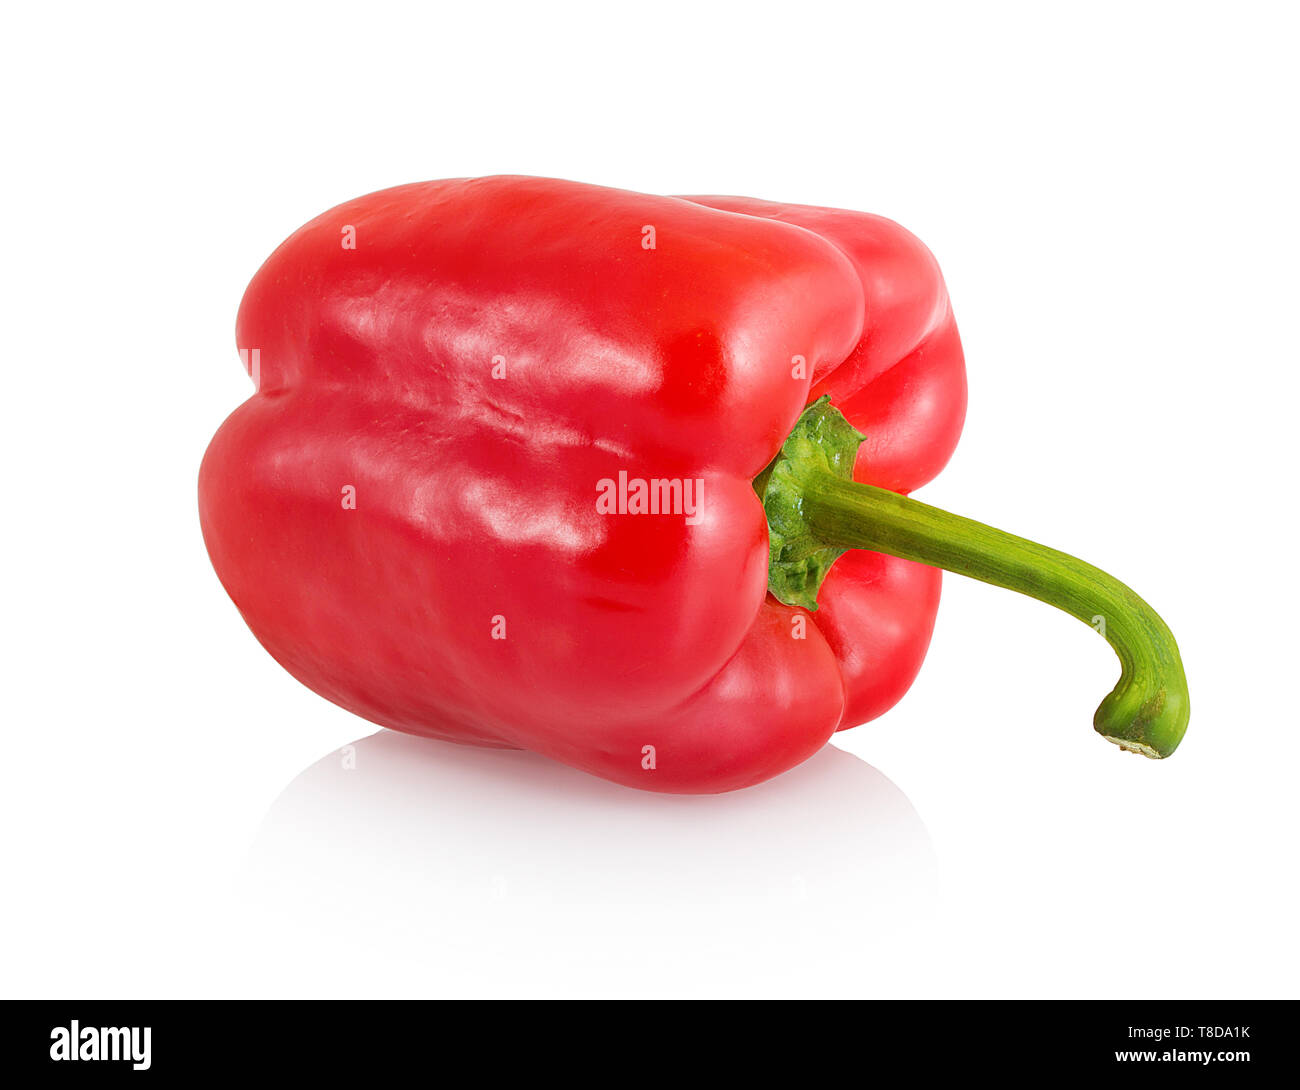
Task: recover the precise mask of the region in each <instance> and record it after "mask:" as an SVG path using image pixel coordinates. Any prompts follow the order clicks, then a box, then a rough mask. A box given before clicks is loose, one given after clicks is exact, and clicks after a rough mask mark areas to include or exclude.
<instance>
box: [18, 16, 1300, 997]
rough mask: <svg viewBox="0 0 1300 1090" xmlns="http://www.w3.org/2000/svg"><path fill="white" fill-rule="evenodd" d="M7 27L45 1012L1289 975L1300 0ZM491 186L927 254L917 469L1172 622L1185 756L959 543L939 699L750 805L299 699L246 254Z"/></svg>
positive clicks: (1219, 989) (32, 929) (27, 946)
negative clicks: (255, 554) (965, 401)
mask: <svg viewBox="0 0 1300 1090" xmlns="http://www.w3.org/2000/svg"><path fill="white" fill-rule="evenodd" d="M7 20H8V22H9V26H8V28H7V30H6V35H5V36H6V39H7V40H6V46H7V49H6V54H7V56H6V62H5V65H4V67H3V70H2V71H0V80H2V81H3V88H2V90H3V95H4V100H5V102H6V108H5V120H4V129H5V136H4V146H5V152H6V159H7V165H6V167H5V171H4V174H3V180H2V181H0V185H2V186H3V188H4V198H5V199H4V230H3V233H2V235H0V237H2V238H3V253H2V258H3V260H2V261H0V276H3V279H4V285H3V299H4V306H5V312H6V313H5V349H6V355H7V361H6V368H5V374H6V379H7V381H6V385H5V390H4V396H3V398H2V399H0V404H2V405H3V413H4V420H3V432H2V433H0V442H2V443H3V463H2V464H3V476H4V494H5V501H6V502H5V503H4V505H3V511H4V519H5V530H4V534H3V539H2V544H0V548H3V550H4V572H5V603H4V619H5V624H4V630H3V631H4V641H5V651H4V666H5V674H6V678H5V682H4V690H3V696H4V705H3V706H4V716H3V718H4V731H5V741H4V750H3V754H4V757H3V771H4V790H3V793H2V794H0V819H2V820H3V829H4V833H3V848H2V849H0V851H2V857H0V865H2V870H0V883H3V890H4V894H3V901H2V903H0V923H2V924H3V930H4V936H5V941H4V943H3V953H0V959H2V960H0V988H3V991H4V993H6V994H10V995H15V996H29V997H36V996H99V997H135V996H165V995H178V996H205V995H219V996H226V995H240V996H242V995H275V996H335V995H337V996H347V995H367V996H369V995H538V996H544V995H557V996H558V995H708V996H727V995H744V996H755V995H800V996H803V995H809V996H812V995H819V996H820V995H834V996H857V995H861V996H1060V997H1067V996H1080V997H1111V998H1126V997H1174V996H1198V997H1209V996H1213V997H1248V996H1285V995H1292V996H1293V995H1295V994H1296V991H1297V988H1296V970H1297V968H1300V964H1298V960H1300V959H1298V957H1297V953H1298V952H1297V940H1296V936H1295V920H1296V918H1297V907H1298V906H1297V886H1298V880H1297V875H1296V848H1295V844H1296V836H1297V833H1298V832H1300V829H1298V828H1297V825H1298V822H1297V806H1296V801H1295V800H1296V789H1295V783H1296V777H1297V769H1300V737H1298V735H1297V730H1296V727H1297V722H1296V720H1297V715H1296V710H1295V703H1294V701H1295V697H1294V677H1295V673H1296V662H1295V646H1296V640H1295V616H1296V605H1297V602H1296V594H1295V566H1296V555H1295V553H1296V548H1295V538H1294V535H1295V532H1296V526H1295V522H1296V520H1295V518H1294V515H1293V496H1294V470H1295V466H1296V458H1295V454H1294V451H1295V445H1296V442H1297V428H1296V426H1295V413H1296V393H1297V380H1296V365H1297V348H1296V340H1295V316H1296V304H1297V288H1300V282H1298V277H1297V253H1298V252H1300V231H1298V230H1297V218H1298V217H1297V211H1296V209H1297V200H1296V193H1297V192H1298V191H1300V177H1298V176H1297V173H1298V172H1297V169H1296V158H1295V156H1296V152H1295V146H1296V132H1295V116H1296V103H1297V90H1298V88H1297V77H1296V75H1295V52H1296V44H1297V35H1296V26H1295V25H1294V22H1293V15H1292V14H1291V13H1290V12H1288V11H1287V10H1286V7H1285V6H1284V5H1280V4H1279V5H1277V6H1271V5H1259V4H1241V3H1237V4H1222V5H1217V6H1213V7H1211V6H1205V5H1196V4H1168V5H1160V4H1121V5H1106V4H1093V5H1087V6H1082V7H1081V6H1079V5H1059V6H1053V7H1051V8H1049V7H1048V6H1046V5H1028V4H1027V5H960V6H958V5H954V6H951V7H948V6H935V5H916V4H906V5H904V4H902V3H891V4H887V5H876V4H849V3H842V4H833V5H819V4H816V3H809V2H802V3H798V4H778V5H772V6H766V5H762V4H756V3H748V4H736V5H727V6H723V5H710V4H707V3H703V2H699V0H696V2H692V3H688V4H681V5H674V4H656V5H649V6H644V7H637V8H635V9H634V8H629V7H626V6H624V5H619V4H612V3H609V4H595V5H590V6H569V5H565V4H562V3H546V4H527V5H522V4H521V5H518V6H501V5H493V4H488V3H475V4H464V3H459V4H454V5H446V6H443V5H437V4H423V3H421V4H410V5H409V6H390V5H387V4H382V3H377V2H368V3H365V4H357V5H355V6H351V7H347V6H338V5H327V4H304V5H301V6H299V7H281V6H277V5H274V4H266V3H257V4H252V5H243V4H222V5H219V6H213V7H212V8H211V9H209V11H208V13H206V14H202V15H199V14H195V13H193V12H192V11H191V10H190V9H188V8H178V7H174V6H171V5H165V6H164V5H160V6H158V7H152V8H151V7H144V6H138V5H86V6H84V7H76V6H71V7H66V8H61V9H54V8H52V7H50V6H42V5H26V6H21V7H20V8H19V9H18V10H16V11H13V12H10V13H9V14H8V15H7ZM499 172H509V173H530V174H549V175H557V176H562V177H570V178H576V179H581V180H585V181H592V182H599V183H603V184H607V185H615V186H624V187H628V188H633V189H641V190H646V191H650V192H664V193H674V192H704V193H710V192H711V193H743V194H750V195H755V196H762V197H769V198H773V199H780V200H788V201H795V202H803V203H812V204H827V205H839V206H844V207H849V208H860V209H865V210H870V211H874V212H878V213H881V214H884V215H887V216H890V217H892V218H894V219H897V220H899V221H900V222H902V223H903V224H904V225H906V226H907V227H909V228H910V229H911V230H913V231H914V232H916V233H917V234H918V235H920V236H921V238H923V239H924V240H925V241H926V242H927V243H928V245H929V246H930V247H931V249H932V250H933V251H934V252H935V254H936V255H937V256H938V258H939V261H940V263H941V264H942V266H943V268H944V271H945V274H946V276H947V280H948V285H949V288H950V291H951V294H952V298H953V300H954V304H955V307H956V310H957V317H958V322H959V324H960V326H961V330H962V334H963V339H964V342H965V347H966V355H967V362H968V366H969V371H970V388H971V395H970V412H969V416H968V421H967V427H966V432H965V435H964V437H963V440H962V443H961V445H960V447H959V448H958V451H957V454H956V456H955V457H954V459H953V461H952V463H951V465H950V466H949V468H948V469H947V471H946V472H945V473H944V474H943V475H942V476H941V477H940V478H939V479H938V480H937V481H936V482H935V483H933V484H932V485H930V486H929V487H927V488H926V489H924V490H923V491H922V493H921V497H922V498H923V499H926V500H928V501H930V502H932V503H936V504H939V505H941V506H946V507H948V508H950V509H953V510H956V511H959V512H962V513H966V514H970V515H973V516H975V517H978V518H981V519H983V520H985V521H989V522H992V523H994V524H996V525H1001V526H1003V527H1005V528H1007V529H1010V530H1012V531H1016V532H1020V533H1024V534H1028V535H1031V536H1034V537H1036V538H1038V539H1039V540H1042V541H1045V542H1047V543H1049V544H1054V545H1059V546H1062V547H1064V548H1067V549H1068V550H1069V551H1071V552H1075V553H1077V554H1078V555H1081V556H1083V557H1085V558H1087V559H1089V560H1091V561H1093V562H1094V563H1096V564H1098V565H1100V566H1102V567H1104V568H1107V569H1109V570H1111V571H1113V572H1114V573H1115V574H1117V575H1118V576H1120V577H1121V578H1123V579H1125V580H1126V581H1128V582H1130V583H1131V584H1132V585H1133V586H1134V587H1135V588H1137V589H1138V591H1139V592H1140V593H1141V594H1143V595H1144V596H1145V597H1146V598H1147V599H1148V600H1149V601H1151V602H1152V603H1153V604H1154V605H1155V606H1156V607H1157V608H1158V609H1159V610H1160V611H1161V612H1162V613H1163V615H1164V616H1165V618H1166V620H1167V621H1168V622H1169V624H1170V626H1171V627H1172V628H1173V630H1174V631H1175V633H1176V634H1177V635H1178V637H1179V640H1180V644H1181V647H1182V651H1183V655H1184V659H1185V661H1186V666H1187V673H1188V677H1189V679H1190V683H1191V691H1192V706H1193V713H1192V722H1191V727H1190V730H1189V732H1188V735H1187V739H1186V742H1185V743H1184V745H1183V747H1182V749H1181V750H1180V751H1179V752H1178V754H1177V755H1176V756H1175V757H1174V758H1173V759H1171V760H1169V761H1166V762H1161V763H1156V762H1150V761H1146V760H1142V759H1140V758H1137V757H1132V756H1127V755H1124V754H1121V753H1120V752H1119V751H1118V750H1116V749H1115V748H1114V747H1112V746H1109V745H1107V744H1105V743H1104V742H1103V741H1101V740H1100V739H1099V738H1097V737H1096V736H1095V735H1094V734H1093V732H1092V730H1091V726H1090V721H1091V716H1092V712H1093V709H1094V707H1095V705H1096V703H1097V702H1098V700H1099V699H1100V698H1101V697H1102V696H1103V695H1104V694H1105V693H1106V692H1107V691H1108V689H1109V688H1110V686H1111V684H1112V683H1113V681H1114V678H1115V669H1116V668H1115V663H1114V659H1113V657H1112V655H1111V653H1110V651H1109V650H1108V648H1107V647H1106V646H1105V644H1104V643H1103V642H1102V641H1100V640H1098V639H1097V638H1096V635H1095V634H1094V633H1093V632H1091V631H1090V630H1089V629H1088V628H1087V627H1086V626H1084V625H1080V624H1078V623H1077V622H1075V621H1073V620H1071V619H1069V618H1068V617H1066V616H1064V615H1063V614H1057V613H1055V612H1054V611H1053V610H1051V609H1048V608H1047V607H1045V606H1041V605H1039V604H1037V603H1035V602H1032V601H1029V600H1028V599H1022V598H1019V597H1017V596H1015V595H1012V594H1009V593H1006V592H1002V591H998V590H994V589H991V588H988V587H984V586H981V585H975V584H972V583H969V582H966V581H964V580H962V579H959V578H956V577H949V578H948V579H947V580H946V582H945V591H944V602H943V605H942V607H941V609H940V614H939V621H938V627H937V631H936V634H935V638H934V643H933V646H932V649H931V651H930V655H929V658H928V660H927V662H926V665H925V667H924V669H923V671H922V673H921V676H920V679H919V680H918V682H917V684H916V685H915V687H914V688H913V690H912V692H911V693H910V694H909V695H908V697H907V698H906V699H905V700H904V701H903V703H902V704H901V705H899V706H898V707H897V708H896V709H895V710H894V711H893V712H891V713H890V714H889V715H888V716H886V717H885V718H883V719H881V720H878V721H877V722H875V723H873V724H871V725H869V726H867V727H863V728H860V729H858V730H855V731H853V732H851V733H848V734H844V735H840V736H839V737H837V739H836V742H835V747H834V748H832V749H829V750H827V751H825V752H824V753H823V754H822V755H821V756H819V757H818V758H815V759H814V760H813V761H811V762H809V764H808V765H805V766H804V767H803V768H801V769H798V770H796V771H794V772H792V773H789V774H787V775H786V776H784V777H780V778H778V779H777V780H775V781H773V782H771V783H770V784H767V785H764V786H762V787H758V788H754V789H751V790H749V791H747V792H741V793H739V794H735V795H731V796H723V797H716V798H668V797H657V796H650V795H643V794H639V793H636V792H633V791H628V790H625V789H621V788H615V787H613V786H611V785H608V784H605V783H603V782H601V781H597V780H594V779H590V778H588V777H585V776H583V775H581V774H579V773H576V772H572V771H570V770H568V769H565V768H563V767H560V766H557V765H552V764H549V763H547V762H545V761H543V760H541V759H539V758H534V757H532V756H530V755H527V754H501V753H488V752H483V751H475V750H468V749H462V748H459V747H449V746H444V745H438V744H436V743H418V742H414V741H412V740H411V739H407V738H404V737H401V736H397V735H392V734H387V733H386V732H381V733H380V734H379V736H378V737H376V738H373V739H369V738H368V736H370V735H372V734H373V733H374V730H375V729H374V728H372V727H371V726H370V725H368V724H367V723H364V722H362V721H361V720H359V719H356V718H354V717H352V716H350V715H348V714H347V713H345V712H343V711H341V710H340V709H338V708H336V707H334V706H332V705H330V704H328V703H326V702H325V701H324V700H322V699H320V698H319V697H317V696H315V695H313V694H312V693H311V692H309V691H307V690H306V689H304V688H302V687H301V686H300V685H298V684H297V683H296V682H294V681H293V680H292V679H290V678H289V676H288V675H287V674H285V673H284V672H283V671H282V670H281V669H280V668H279V667H278V666H276V665H275V663H274V662H272V660H271V659H270V658H269V657H268V656H267V655H266V654H265V653H264V652H263V651H262V650H261V648H260V647H259V646H258V645H257V643H256V642H255V641H254V639H253V637H252V636H251V634H250V633H249V632H248V631H247V630H246V629H245V627H244V625H243V624H242V622H241V621H240V619H239V616H238V614H237V613H236V611H235V609H234V607H233V606H232V605H231V604H230V602H229V601H228V600H227V598H226V596H225V594H224V593H223V592H222V590H221V587H220V585H219V584H218V582H217V579H216V577H215V575H214V574H213V572H212V570H211V568H210V566H209V564H208V561H207V558H206V555H205V552H204V549H203V544H202V540H201V537H200V534H199V526H198V517H197V510H196V501H195V479H196V474H197V469H198V464H199V459H200V457H201V456H202V453H203V450H204V447H205V446H206V444H207V441H208V439H209V438H210V436H211V434H212V433H213V431H215V429H216V428H217V426H218V425H219V424H220V422H221V421H222V419H223V418H224V417H225V416H226V415H227V414H228V413H229V412H230V411H232V410H233V409H234V408H235V406H236V405H238V404H239V403H240V401H242V400H243V399H244V398H245V397H247V396H248V395H249V393H250V392H251V389H250V386H249V384H248V380H247V378H246V377H245V375H244V374H243V372H242V370H241V368H240V364H239V360H238V358H237V356H236V353H235V347H234V337H233V324H234V315H235V309H236V306H237V305H238V302H239V298H240V295H241V293H242V291H243V288H244V285H245V284H246V283H247V281H248V279H249V277H250V276H251V275H252V274H253V272H254V271H255V270H256V268H257V266H258V265H259V264H260V263H261V261H262V260H263V259H264V258H265V257H266V256H267V255H268V254H269V252H270V251H271V249H272V248H273V247H274V246H275V245H276V244H277V243H278V242H279V241H280V240H281V239H282V238H283V237H284V236H285V235H287V234H288V233H289V232H290V231H291V230H293V229H294V228H295V227H297V226H298V225H299V224H300V223H302V222H303V221H305V220H307V219H309V218H311V217H312V216H314V215H316V214H317V213H318V212H320V211H322V210H324V209H326V208H328V207H329V206H331V205H333V204H336V203H338V202H339V201H342V200H345V199H347V198H349V197H352V196H355V195H358V194H361V193H365V192H368V191H371V190H374V189H378V188H383V187H385V186H389V185H393V184H397V183H400V182H406V181H414V180H419V179H425V178H436V177H446V176H459V175H475V174H489V173H499ZM363 738H367V739H368V740H366V741H363V742H360V743H359V744H358V746H357V748H356V751H355V758H356V763H357V767H356V769H354V770H352V771H347V770H345V769H344V768H343V762H342V758H341V756H340V754H339V752H338V750H339V748H340V747H342V746H344V745H346V744H348V743H352V742H356V741H357V740H359V739H363Z"/></svg>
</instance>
